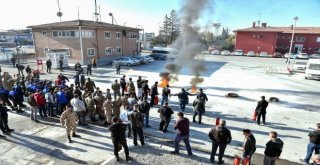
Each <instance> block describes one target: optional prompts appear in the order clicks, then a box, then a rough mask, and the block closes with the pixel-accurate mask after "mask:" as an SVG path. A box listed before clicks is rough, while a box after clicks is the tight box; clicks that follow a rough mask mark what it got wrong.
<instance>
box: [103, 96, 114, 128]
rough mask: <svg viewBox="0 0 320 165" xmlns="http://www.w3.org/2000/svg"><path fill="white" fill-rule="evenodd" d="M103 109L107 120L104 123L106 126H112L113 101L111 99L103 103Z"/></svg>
mask: <svg viewBox="0 0 320 165" xmlns="http://www.w3.org/2000/svg"><path fill="white" fill-rule="evenodd" d="M103 109H104V113H105V114H106V120H105V122H104V125H107V126H109V125H111V119H112V101H111V98H107V100H106V101H105V102H104V103H103Z"/></svg>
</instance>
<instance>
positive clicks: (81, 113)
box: [70, 94, 88, 126]
mask: <svg viewBox="0 0 320 165" xmlns="http://www.w3.org/2000/svg"><path fill="white" fill-rule="evenodd" d="M70 104H71V105H72V106H73V109H74V111H75V112H76V113H77V116H78V118H79V125H82V126H86V125H88V124H86V107H85V105H84V102H83V101H82V100H80V99H79V95H78V94H75V95H74V98H73V99H71V101H70Z"/></svg>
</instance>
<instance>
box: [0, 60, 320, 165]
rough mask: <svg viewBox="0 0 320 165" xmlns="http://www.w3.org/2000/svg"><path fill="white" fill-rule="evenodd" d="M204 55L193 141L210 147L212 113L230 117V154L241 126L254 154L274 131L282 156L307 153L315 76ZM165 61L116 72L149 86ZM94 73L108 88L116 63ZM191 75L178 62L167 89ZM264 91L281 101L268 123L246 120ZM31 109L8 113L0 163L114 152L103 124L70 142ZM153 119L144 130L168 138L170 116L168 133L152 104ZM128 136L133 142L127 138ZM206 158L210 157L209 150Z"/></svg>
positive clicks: (96, 159)
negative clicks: (202, 98)
mask: <svg viewBox="0 0 320 165" xmlns="http://www.w3.org/2000/svg"><path fill="white" fill-rule="evenodd" d="M204 59H205V62H204V63H203V65H205V66H206V67H207V71H206V72H204V73H203V74H202V75H203V78H204V80H205V81H204V82H203V83H202V84H199V86H198V87H202V88H203V89H204V90H205V92H206V93H207V95H208V97H209V102H208V103H207V110H206V114H205V115H204V117H203V123H204V124H203V125H198V124H196V123H192V124H191V145H192V146H193V147H194V148H197V149H200V150H203V151H207V152H208V151H209V152H210V147H207V146H210V141H209V139H208V136H207V133H208V131H209V130H210V128H211V127H212V126H213V123H214V120H215V118H216V117H218V116H219V117H220V118H222V119H225V120H227V126H228V127H229V128H230V130H231V132H232V136H233V141H232V143H231V145H230V146H228V147H227V151H226V154H227V155H229V157H231V158H232V157H233V156H234V154H238V153H239V152H241V151H239V146H241V145H242V142H243V135H242V129H243V128H250V129H252V131H253V133H254V135H255V136H256V139H257V151H256V153H260V154H262V153H263V151H264V146H265V143H266V142H267V140H268V132H269V131H271V130H275V131H277V132H278V133H279V136H280V138H281V139H283V141H284V143H285V147H284V151H283V154H282V156H281V158H282V159H285V160H290V161H293V162H299V159H301V158H303V157H304V156H305V152H306V145H307V144H308V137H307V134H308V132H309V131H311V130H313V129H314V127H315V123H316V122H319V119H318V116H319V109H320V101H319V100H318V99H315V98H317V97H319V96H320V89H319V83H320V81H313V80H305V79H304V75H303V74H301V73H297V74H293V75H286V74H275V73H270V74H268V73H265V69H266V67H270V66H272V67H286V64H285V59H273V58H258V57H257V58H256V57H235V56H231V57H228V56H213V55H206V56H205V57H204ZM170 62H172V61H170V60H168V61H156V62H154V63H152V64H146V65H140V66H135V67H130V68H128V67H122V70H121V73H122V74H126V75H127V76H128V77H132V78H133V79H134V80H136V78H137V76H139V75H141V76H143V77H145V78H147V79H149V82H150V84H149V85H151V84H152V83H153V82H154V81H160V78H159V73H160V72H163V71H165V70H164V65H165V64H166V63H170ZM29 64H30V66H31V67H34V68H35V66H34V65H32V64H34V62H33V61H31V60H29ZM1 68H2V71H9V72H10V73H13V72H16V69H13V68H11V66H10V65H2V66H1ZM54 72H55V73H59V71H54ZM63 73H64V74H65V75H67V76H70V77H71V76H72V75H73V74H74V71H73V70H72V69H69V70H66V71H65V72H63ZM93 73H94V74H93V76H91V79H93V80H94V81H95V83H96V84H97V86H99V87H100V88H101V89H102V90H103V91H105V89H106V88H110V85H111V83H112V82H113V81H114V79H118V78H120V76H119V75H115V69H114V68H112V67H111V66H101V67H99V68H98V69H97V70H93ZM56 75H57V74H45V75H42V77H43V78H46V79H54V78H55V77H56ZM192 77H193V75H192V74H191V72H190V69H188V68H185V69H183V70H182V71H181V75H180V76H179V81H176V82H173V83H172V84H170V85H171V88H172V92H173V93H176V92H178V91H180V88H181V87H185V88H189V87H190V84H189V81H190V79H191V78H192ZM71 81H73V80H72V79H71ZM159 90H160V88H159ZM228 92H236V93H238V94H239V95H240V97H239V98H237V99H231V98H226V97H225V94H226V93H228ZM261 95H265V96H266V97H267V98H269V97H271V96H275V97H278V98H279V99H280V102H278V103H270V105H269V108H268V114H267V125H266V126H257V125H256V124H255V123H254V122H253V121H252V120H251V119H250V118H251V115H252V111H253V109H254V108H255V106H256V102H257V101H258V100H259V98H260V96H261ZM190 100H193V98H190ZM177 103H178V100H177V98H176V97H172V98H171V99H170V106H171V107H172V108H173V109H174V110H175V112H177V111H178V110H179V108H178V104H177ZM28 113H29V111H28V110H27V112H26V113H25V114H22V115H20V114H14V113H10V114H9V115H10V121H9V125H11V127H12V128H14V129H16V131H15V132H14V133H12V135H11V136H7V138H6V139H0V141H1V144H0V147H1V150H0V161H1V162H0V164H1V163H2V164H3V163H5V164H99V163H101V162H103V161H105V160H108V159H110V157H112V146H111V140H110V138H109V134H108V131H107V129H106V128H105V127H102V126H101V123H98V124H94V125H90V126H89V127H90V128H79V133H80V135H81V136H82V138H80V139H75V141H76V142H75V143H73V144H69V143H67V139H66V136H65V133H64V131H65V130H64V128H62V127H61V126H60V125H59V123H58V121H57V120H56V119H43V120H42V122H41V123H40V124H35V123H32V122H31V121H30V120H29V118H28ZM186 116H187V117H188V118H189V119H191V118H192V109H191V106H190V104H189V106H188V107H187V109H186ZM150 120H151V121H150V123H151V126H152V127H151V128H149V129H146V130H145V132H146V133H147V134H151V135H153V136H156V137H163V138H166V139H172V138H173V137H174V130H173V128H172V124H173V123H174V121H172V122H171V124H170V126H169V133H167V134H163V133H161V132H159V131H157V127H158V125H159V117H158V113H157V112H156V109H152V110H151V118H150ZM173 120H174V119H173ZM128 141H129V142H130V143H131V141H132V140H130V139H129V140H128ZM204 157H206V158H209V155H204ZM257 157H261V156H259V155H257ZM259 160H260V159H259ZM257 164H259V163H257ZM289 164H290V163H289Z"/></svg>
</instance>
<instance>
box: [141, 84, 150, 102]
mask: <svg viewBox="0 0 320 165" xmlns="http://www.w3.org/2000/svg"><path fill="white" fill-rule="evenodd" d="M142 81H143V83H142V95H141V97H142V98H147V99H148V95H149V92H150V88H149V85H148V80H142Z"/></svg>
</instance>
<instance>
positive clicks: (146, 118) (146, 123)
mask: <svg viewBox="0 0 320 165" xmlns="http://www.w3.org/2000/svg"><path fill="white" fill-rule="evenodd" d="M144 117H145V123H143V125H144V126H149V112H148V113H145V114H144Z"/></svg>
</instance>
